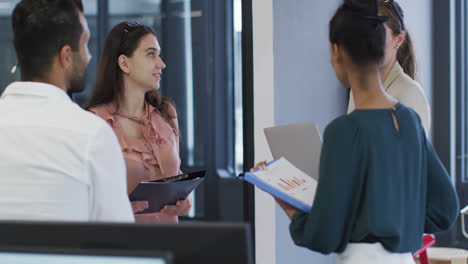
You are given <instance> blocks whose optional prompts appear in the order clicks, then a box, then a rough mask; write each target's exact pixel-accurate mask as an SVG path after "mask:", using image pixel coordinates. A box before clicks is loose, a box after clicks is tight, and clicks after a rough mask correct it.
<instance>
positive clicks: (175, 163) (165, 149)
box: [89, 103, 181, 222]
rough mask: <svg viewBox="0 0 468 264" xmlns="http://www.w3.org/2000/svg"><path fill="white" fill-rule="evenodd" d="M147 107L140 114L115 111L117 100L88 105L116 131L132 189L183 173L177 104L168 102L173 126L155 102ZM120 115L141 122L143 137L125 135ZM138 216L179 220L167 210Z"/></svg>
mask: <svg viewBox="0 0 468 264" xmlns="http://www.w3.org/2000/svg"><path fill="white" fill-rule="evenodd" d="M145 108H146V112H145V114H144V115H143V117H141V118H138V117H134V116H130V115H127V114H125V113H122V112H116V107H115V104H114V103H109V104H105V105H99V106H96V107H93V108H90V109H89V111H91V112H93V113H94V114H96V115H98V116H100V117H101V118H103V119H104V120H105V121H106V122H107V123H108V124H109V125H110V126H111V127H112V129H113V130H114V132H115V134H116V135H117V138H118V140H119V143H120V146H121V147H122V152H123V155H124V158H125V163H126V165H127V185H128V191H129V193H130V192H131V191H133V190H134V189H135V187H136V185H138V183H140V182H142V181H152V180H158V179H163V178H167V177H171V176H175V175H178V174H180V173H181V171H180V157H179V135H178V123H177V113H176V110H175V108H174V106H172V105H171V104H168V110H169V115H170V116H173V117H174V119H173V123H174V125H175V127H174V128H173V127H171V125H170V124H169V123H168V122H167V121H166V120H165V119H164V118H163V117H162V116H161V113H160V112H159V111H158V110H157V109H156V108H154V107H153V106H152V105H150V104H146V105H145ZM117 117H121V118H128V119H130V120H133V121H135V122H136V123H138V124H140V126H141V129H142V132H143V138H134V137H130V136H128V135H126V134H125V132H124V131H123V129H122V126H121V125H120V123H119V119H118V118H117ZM135 220H136V221H139V222H142V221H143V222H178V217H177V216H176V215H168V214H165V213H154V214H136V215H135Z"/></svg>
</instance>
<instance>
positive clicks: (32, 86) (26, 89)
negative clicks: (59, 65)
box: [1, 82, 71, 102]
mask: <svg viewBox="0 0 468 264" xmlns="http://www.w3.org/2000/svg"><path fill="white" fill-rule="evenodd" d="M9 95H12V96H28V97H42V98H47V99H51V100H54V99H55V100H59V101H65V102H71V99H70V97H69V96H68V95H67V93H65V91H64V90H62V89H60V88H59V87H57V86H55V85H52V84H48V83H40V82H14V83H11V84H10V85H8V86H7V87H6V88H5V91H4V92H3V93H2V96H1V99H5V97H7V96H9Z"/></svg>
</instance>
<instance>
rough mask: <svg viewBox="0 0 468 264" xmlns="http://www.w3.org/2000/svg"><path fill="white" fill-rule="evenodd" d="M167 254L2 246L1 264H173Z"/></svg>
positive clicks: (0, 252) (0, 248) (0, 249)
mask: <svg viewBox="0 0 468 264" xmlns="http://www.w3.org/2000/svg"><path fill="white" fill-rule="evenodd" d="M171 260H172V255H171V254H170V253H169V252H167V253H163V252H157V251H143V250H115V249H114V250H112V249H74V248H43V247H29V248H20V247H15V246H8V247H7V246H3V247H0V263H8V264H37V263H47V264H64V263H66V264H171V263H172V261H171Z"/></svg>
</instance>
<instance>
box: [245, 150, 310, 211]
mask: <svg viewBox="0 0 468 264" xmlns="http://www.w3.org/2000/svg"><path fill="white" fill-rule="evenodd" d="M250 173H251V174H253V175H255V176H256V177H257V178H258V179H259V180H261V181H262V182H264V183H266V184H268V185H270V186H271V187H273V188H275V189H276V190H277V191H279V192H280V193H283V194H286V195H287V196H289V197H292V198H294V199H295V200H297V201H299V202H301V203H303V204H305V205H307V207H308V208H309V209H310V208H311V207H312V204H313V202H314V198H315V192H316V190H317V184H318V181H317V180H316V179H314V178H312V177H310V176H309V175H307V174H305V173H304V172H302V171H301V170H299V169H298V168H296V167H295V166H294V165H293V164H292V163H291V162H289V161H288V160H287V159H286V158H284V157H282V158H279V159H278V160H276V161H273V162H272V163H270V164H269V165H267V166H266V167H265V169H263V170H258V171H254V172H250ZM257 185H258V186H259V187H260V188H262V187H263V186H262V184H257ZM266 191H268V190H266ZM271 194H272V195H274V196H277V197H278V194H277V192H274V191H272V193H271ZM278 198H280V199H282V197H278ZM284 200H285V202H288V203H291V204H292V202H291V201H289V200H287V199H284ZM292 205H293V206H296V207H297V205H295V204H292ZM299 209H301V208H299Z"/></svg>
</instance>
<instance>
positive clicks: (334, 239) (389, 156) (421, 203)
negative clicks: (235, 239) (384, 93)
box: [290, 104, 459, 253]
mask: <svg viewBox="0 0 468 264" xmlns="http://www.w3.org/2000/svg"><path fill="white" fill-rule="evenodd" d="M392 112H393V113H395V116H396V119H397V120H398V125H399V131H398V130H397V129H396V127H395V124H394V121H393V117H392ZM458 209H459V207H458V198H457V195H456V193H455V190H454V189H453V186H452V184H451V180H450V177H449V175H448V174H447V171H446V170H445V168H444V167H443V165H442V163H441V162H440V160H439V158H438V156H437V154H436V153H435V151H434V149H433V148H432V146H431V144H430V143H429V141H428V140H427V139H426V136H425V133H424V129H423V127H422V125H421V121H420V120H419V117H418V115H417V114H416V113H415V112H414V111H413V110H412V109H410V108H408V107H406V106H404V105H402V104H397V105H396V106H395V107H394V108H393V109H378V110H355V111H354V112H352V113H351V114H349V115H346V116H342V117H339V118H337V119H336V120H334V121H333V122H332V123H330V124H329V125H328V126H327V128H326V129H325V133H324V138H323V146H322V153H321V158H320V179H319V184H318V187H317V193H316V196H315V200H314V204H313V206H312V209H311V210H310V212H309V213H305V212H301V211H298V212H297V213H296V214H295V215H294V216H293V219H292V222H291V225H290V233H291V236H292V238H293V240H294V242H295V243H296V244H297V245H299V246H303V247H307V248H309V249H311V250H314V251H318V252H321V253H331V252H343V251H344V250H345V248H346V245H347V244H348V243H350V242H355V241H361V240H362V239H364V238H365V237H366V236H367V235H372V236H374V237H376V238H377V239H378V240H379V241H380V242H381V243H382V245H383V246H384V247H385V248H386V249H387V250H388V251H390V252H415V251H417V250H418V249H419V248H420V247H421V245H422V236H423V232H424V233H435V232H439V231H444V230H447V229H449V228H450V227H451V225H452V224H453V223H454V221H455V220H456V217H457V215H458Z"/></svg>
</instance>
